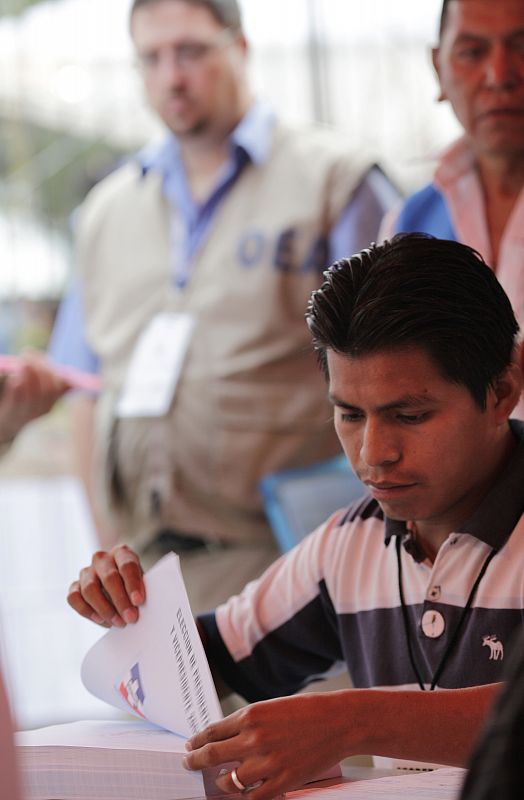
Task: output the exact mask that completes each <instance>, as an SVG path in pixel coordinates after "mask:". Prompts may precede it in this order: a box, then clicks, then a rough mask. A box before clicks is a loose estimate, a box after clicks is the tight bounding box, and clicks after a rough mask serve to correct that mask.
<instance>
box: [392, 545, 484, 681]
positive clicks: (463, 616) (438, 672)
mask: <svg viewBox="0 0 524 800" xmlns="http://www.w3.org/2000/svg"><path fill="white" fill-rule="evenodd" d="M401 539H402V537H401V536H397V540H396V550H397V567H398V592H399V595H400V606H401V608H402V619H403V621H404V631H405V634H406V642H407V645H408V655H409V660H410V663H411V666H412V668H413V672H414V673H415V675H416V676H417V681H418V685H419V686H420V688H421V689H422V691H423V692H424V691H426V687H425V686H424V681H423V680H422V677H421V674H420V670H419V668H418V666H417V662H416V660H415V654H414V652H413V644H412V641H411V635H410V624H409V617H408V609H407V606H406V601H405V599H404V589H403V588H402V557H401V551H400V548H401V546H402V541H401ZM497 552H498V551H497V550H495V548H493V549H492V550H491V551H490V552H489V553H488V555H487V557H486V559H485V560H484V563H483V564H482V567H481V568H480V572H479V574H478V575H477V578H476V580H475V583H474V584H473V587H472V589H471V591H470V593H469V597H468V599H467V602H466V605H465V606H464V608H463V609H462V613H461V615H460V619H459V621H458V622H457V626H456V628H455V630H454V632H453V636H452V637H451V640H450V642H449V644H448V646H447V647H446V650H445V651H444V653H443V655H442V658H441V659H440V663H439V665H438V667H437V669H436V670H435V674H434V675H433V678H432V680H431V686H430V689H429V691H430V692H432V691H433V690H434V689H435V687H436V685H437V683H438V681H439V678H440V676H441V675H442V671H443V669H444V667H445V665H446V661H447V660H448V658H449V656H450V654H451V651H452V650H453V648H454V647H455V645H456V643H457V641H458V635H459V632H460V629H461V627H462V625H463V623H464V620H465V619H466V615H467V613H468V611H469V609H470V607H471V604H472V602H473V598H474V597H475V593H476V591H477V589H478V587H479V583H480V582H481V580H482V578H483V577H484V574H485V572H486V570H487V568H488V566H489V563H490V561H491V559H492V558H493V556H495V555H496V554H497Z"/></svg>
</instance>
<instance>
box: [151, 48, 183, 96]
mask: <svg viewBox="0 0 524 800" xmlns="http://www.w3.org/2000/svg"><path fill="white" fill-rule="evenodd" d="M153 72H154V79H155V80H157V81H160V82H161V83H162V84H163V85H166V86H170V87H171V88H173V87H177V86H180V85H182V84H183V83H184V81H185V78H186V70H185V69H184V67H183V65H181V63H180V58H179V55H178V53H177V51H176V50H174V49H171V48H166V50H164V51H163V52H162V53H160V54H159V55H158V59H157V63H156V65H155V69H154V70H153Z"/></svg>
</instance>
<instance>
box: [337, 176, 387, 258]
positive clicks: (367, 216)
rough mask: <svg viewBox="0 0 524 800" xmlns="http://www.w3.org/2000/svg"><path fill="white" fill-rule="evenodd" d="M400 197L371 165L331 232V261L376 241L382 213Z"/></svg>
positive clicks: (356, 251)
mask: <svg viewBox="0 0 524 800" xmlns="http://www.w3.org/2000/svg"><path fill="white" fill-rule="evenodd" d="M400 197H401V195H400V192H399V191H398V189H397V188H396V187H395V186H394V185H393V184H392V183H391V181H390V180H389V178H388V177H387V175H385V174H384V172H382V170H381V169H380V168H379V167H376V166H374V167H371V169H370V170H369V172H367V174H366V175H365V176H364V178H363V180H362V181H361V183H360V184H359V186H358V187H357V188H356V190H355V192H354V193H353V196H352V197H351V200H350V201H349V203H348V205H347V206H346V208H345V209H344V211H343V212H342V215H341V217H340V219H339V220H338V222H337V224H336V225H335V227H334V228H333V230H332V231H331V235H330V237H329V255H330V259H331V261H337V260H338V259H340V258H347V257H348V256H351V255H353V253H358V252H359V251H360V250H362V249H363V248H364V247H369V245H370V244H371V242H376V241H377V238H378V232H379V228H380V223H381V221H382V218H383V216H384V214H385V213H386V211H389V209H390V208H392V207H393V206H394V205H395V203H397V202H398V200H399V198H400Z"/></svg>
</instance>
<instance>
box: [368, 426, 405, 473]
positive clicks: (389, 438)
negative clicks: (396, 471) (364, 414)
mask: <svg viewBox="0 0 524 800" xmlns="http://www.w3.org/2000/svg"><path fill="white" fill-rule="evenodd" d="M400 455H401V446H400V441H399V439H398V434H397V433H396V432H395V431H393V430H392V429H391V426H389V425H386V424H381V423H380V422H376V421H374V420H367V421H366V424H365V426H364V431H363V436H362V444H361V448H360V457H361V459H362V461H363V462H364V463H365V464H367V465H368V466H370V467H379V466H382V465H384V464H394V463H396V462H397V461H398V460H399V458H400Z"/></svg>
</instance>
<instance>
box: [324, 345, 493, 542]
mask: <svg viewBox="0 0 524 800" xmlns="http://www.w3.org/2000/svg"><path fill="white" fill-rule="evenodd" d="M328 367H329V376H330V381H329V390H330V397H331V400H332V402H333V404H334V408H335V428H336V431H337V434H338V436H339V439H340V441H341V444H342V446H343V448H344V451H345V453H346V455H347V457H348V460H349V461H350V463H351V465H352V467H353V469H354V470H355V472H356V474H357V475H358V477H359V478H360V480H362V481H363V482H364V483H365V484H366V485H367V487H368V489H369V491H370V492H371V494H372V495H373V496H374V497H375V498H376V500H377V501H378V502H379V504H380V506H381V507H382V509H383V511H384V512H385V514H386V515H387V516H389V517H390V518H392V519H400V520H416V521H426V522H427V523H429V524H435V525H440V524H448V523H449V525H450V526H451V527H450V530H452V529H453V527H454V526H455V525H456V524H457V523H460V522H462V521H464V519H466V518H467V517H468V516H469V515H470V513H471V512H472V511H473V510H474V509H475V508H476V506H477V504H478V501H479V499H480V497H481V496H482V493H483V492H484V490H485V487H486V481H487V480H488V478H489V480H491V478H492V472H491V470H492V469H493V465H492V464H490V461H489V454H490V453H495V452H500V448H497V447H496V446H495V443H496V441H500V439H499V438H497V437H499V436H500V431H501V428H500V425H501V421H500V419H498V417H497V415H496V413H495V412H494V410H493V408H492V406H493V402H492V400H491V395H489V396H488V405H487V410H486V411H484V412H483V411H481V409H480V408H479V407H478V406H477V405H476V404H475V402H474V400H473V397H472V396H471V394H470V393H469V391H468V390H467V389H466V388H465V387H464V386H460V385H457V384H454V383H450V382H449V381H448V380H446V379H445V378H443V377H442V375H441V374H440V372H439V370H438V369H437V367H436V365H435V363H434V362H433V360H432V359H431V358H430V357H429V356H428V355H427V354H426V352H425V351H424V350H423V349H419V348H410V349H399V350H394V351H383V352H379V353H377V354H373V355H365V356H362V357H359V358H351V357H348V356H345V355H339V354H337V353H334V352H333V351H329V350H328ZM488 482H489V481H488Z"/></svg>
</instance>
